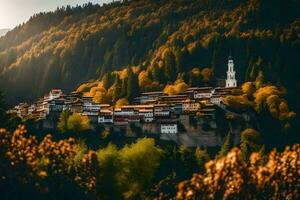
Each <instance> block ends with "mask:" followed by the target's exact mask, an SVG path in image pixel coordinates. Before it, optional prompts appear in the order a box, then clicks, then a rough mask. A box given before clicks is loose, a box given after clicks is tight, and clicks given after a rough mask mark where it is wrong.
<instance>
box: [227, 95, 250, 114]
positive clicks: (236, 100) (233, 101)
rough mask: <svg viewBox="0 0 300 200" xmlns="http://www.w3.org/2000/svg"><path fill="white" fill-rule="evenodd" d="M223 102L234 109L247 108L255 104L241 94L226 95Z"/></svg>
mask: <svg viewBox="0 0 300 200" xmlns="http://www.w3.org/2000/svg"><path fill="white" fill-rule="evenodd" d="M223 102H224V104H225V105H227V106H228V107H229V108H232V109H234V110H245V109H249V108H251V107H252V106H253V103H252V102H251V101H249V100H248V98H247V97H246V96H244V95H240V96H226V97H224V98H223Z"/></svg>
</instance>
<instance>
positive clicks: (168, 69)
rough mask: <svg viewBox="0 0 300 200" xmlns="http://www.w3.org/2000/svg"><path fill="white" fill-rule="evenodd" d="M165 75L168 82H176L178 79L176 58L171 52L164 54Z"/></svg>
mask: <svg viewBox="0 0 300 200" xmlns="http://www.w3.org/2000/svg"><path fill="white" fill-rule="evenodd" d="M164 61H165V63H164V73H165V75H166V77H167V80H168V81H172V82H173V81H175V80H176V77H177V73H176V61H175V56H174V54H173V53H172V52H171V51H166V52H165V53H164Z"/></svg>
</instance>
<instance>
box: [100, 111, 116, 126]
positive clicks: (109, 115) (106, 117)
mask: <svg viewBox="0 0 300 200" xmlns="http://www.w3.org/2000/svg"><path fill="white" fill-rule="evenodd" d="M113 122H114V118H113V111H111V110H101V111H100V113H99V116H98V123H99V124H105V123H113Z"/></svg>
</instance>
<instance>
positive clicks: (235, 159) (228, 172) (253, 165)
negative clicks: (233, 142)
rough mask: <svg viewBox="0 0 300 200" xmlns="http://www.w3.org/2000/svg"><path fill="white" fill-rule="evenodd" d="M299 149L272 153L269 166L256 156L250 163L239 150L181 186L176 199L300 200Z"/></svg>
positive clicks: (211, 164) (294, 147) (252, 157)
mask: <svg viewBox="0 0 300 200" xmlns="http://www.w3.org/2000/svg"><path fill="white" fill-rule="evenodd" d="M299 159H300V145H299V144H296V145H294V146H293V147H292V148H290V147H287V148H286V149H285V150H284V152H282V153H280V152H277V151H276V150H273V151H272V152H271V153H270V154H269V156H268V159H267V161H266V162H264V160H265V159H264V158H263V156H262V155H261V154H260V153H253V154H252V155H251V157H250V163H248V164H247V163H246V162H245V161H244V160H243V158H242V153H241V151H240V150H239V149H238V148H234V149H232V150H231V151H230V152H229V153H228V154H227V155H226V156H225V157H222V158H220V159H218V160H213V161H210V162H208V163H207V164H206V165H205V168H206V172H205V173H204V174H195V175H194V176H193V177H192V179H190V180H187V181H183V182H182V183H180V184H179V185H178V189H179V190H178V193H177V196H176V199H178V200H181V199H246V200H247V199H299V198H300V193H299V190H300V181H299V176H300V173H299V168H300V161H299Z"/></svg>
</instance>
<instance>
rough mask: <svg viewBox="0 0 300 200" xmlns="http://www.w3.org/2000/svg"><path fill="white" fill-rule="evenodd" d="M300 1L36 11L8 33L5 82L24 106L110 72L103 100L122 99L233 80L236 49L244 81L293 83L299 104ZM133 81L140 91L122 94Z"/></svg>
mask: <svg viewBox="0 0 300 200" xmlns="http://www.w3.org/2000/svg"><path fill="white" fill-rule="evenodd" d="M299 7H300V6H299V2H298V1H294V0H288V1H282V0H275V1H272V2H269V1H264V0H251V1H235V0H222V1H216V0H192V1H186V0H177V1H171V0H161V1H154V0H134V1H124V2H122V3H120V2H114V3H110V4H105V5H103V6H99V5H92V4H86V5H84V6H77V7H69V6H68V7H62V8H58V9H57V10H56V11H53V12H47V13H39V14H35V15H34V16H32V17H31V19H30V20H29V21H28V22H26V23H24V24H22V25H20V26H18V27H16V28H15V29H13V30H12V31H10V32H9V33H8V34H6V36H4V37H1V38H0V72H1V73H0V87H1V90H2V91H4V93H5V96H6V100H7V102H9V103H10V104H15V103H18V102H21V101H32V100H35V99H36V98H37V97H40V96H42V95H44V94H45V93H46V92H48V91H49V90H50V89H52V88H62V89H63V90H65V91H66V92H69V91H72V90H74V88H77V87H79V86H80V85H81V84H84V83H89V84H88V85H91V84H92V85H93V84H94V86H95V84H96V83H95V82H97V80H100V81H101V80H103V78H104V77H106V80H107V78H108V80H109V81H106V84H105V89H106V90H107V91H106V92H103V91H102V92H100V93H98V96H104V97H111V98H112V101H113V102H116V101H117V100H118V99H120V98H123V97H126V98H129V100H130V98H132V96H136V95H137V94H138V92H139V91H154V90H158V89H163V88H164V87H165V86H166V85H167V84H173V83H174V82H175V81H176V80H179V81H181V80H182V79H183V80H184V82H185V83H186V84H188V85H191V86H201V85H207V84H213V83H214V82H217V79H224V78H225V72H226V62H227V58H228V56H229V55H231V56H233V58H234V61H235V66H236V67H235V68H236V70H237V78H238V83H240V84H241V83H243V82H245V81H253V80H255V79H256V77H257V76H258V75H259V73H260V72H261V73H263V74H264V77H265V79H266V81H267V82H271V83H273V84H276V85H280V86H284V87H286V88H287V89H288V99H289V101H290V102H291V104H292V105H293V106H294V107H295V108H297V109H298V104H297V103H296V102H298V100H299V95H298V94H299V80H298V78H297V77H298V75H299V69H298V64H299V61H298V52H299V30H300V28H299V26H300V24H299V23H300V21H299V14H298V13H300V12H299ZM126 69H127V70H126ZM128 69H129V70H128ZM208 69H209V70H208ZM124 71H127V73H128V74H130V72H131V71H132V72H133V73H131V74H132V76H129V75H128V74H127V76H126V74H125V75H124V73H125V72H124ZM128 71H130V72H128ZM121 72H123V73H121ZM116 74H118V77H117V78H116ZM212 74H213V75H214V76H213V77H214V79H215V80H213V78H211V77H212V76H211V75H212ZM107 76H108V77H107ZM124 77H128V78H130V79H132V80H133V81H128V80H123V79H124ZM136 79H138V81H136ZM93 80H94V81H93ZM127 82H132V84H133V85H132V86H131V87H134V88H139V90H138V91H137V92H136V93H137V94H126V92H122V94H121V95H119V96H118V95H117V96H116V95H114V94H113V93H118V92H116V90H117V91H118V90H119V89H120V88H122V86H123V87H126V88H127ZM112 85H114V87H111V86H112ZM88 89H90V88H88ZM109 89H110V91H109V92H108V90H109ZM94 92H95V90H94ZM107 92H108V93H109V95H106V93H107Z"/></svg>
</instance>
